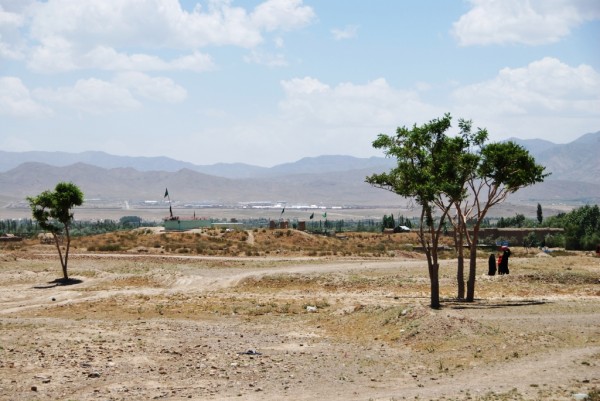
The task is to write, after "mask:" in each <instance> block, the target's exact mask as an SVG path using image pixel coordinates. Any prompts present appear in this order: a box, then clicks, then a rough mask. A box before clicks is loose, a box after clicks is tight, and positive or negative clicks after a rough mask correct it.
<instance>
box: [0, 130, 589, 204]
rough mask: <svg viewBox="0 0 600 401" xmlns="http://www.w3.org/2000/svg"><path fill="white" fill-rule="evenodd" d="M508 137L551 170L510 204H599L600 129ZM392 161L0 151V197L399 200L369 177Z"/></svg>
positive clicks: (321, 201) (298, 201) (232, 201)
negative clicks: (67, 189)
mask: <svg viewBox="0 0 600 401" xmlns="http://www.w3.org/2000/svg"><path fill="white" fill-rule="evenodd" d="M510 140H512V141H514V142H516V143H518V144H520V145H521V146H523V147H525V148H526V149H528V150H529V152H530V153H531V154H532V156H533V157H535V159H536V161H537V162H538V163H540V164H542V165H544V166H546V171H548V172H550V173H551V175H550V176H549V177H548V178H547V179H546V181H545V182H544V183H541V184H537V185H535V186H532V187H529V188H525V189H523V190H520V191H518V192H517V193H515V194H513V195H511V196H510V197H509V201H510V202H512V203H527V204H530V203H535V202H551V203H571V204H572V203H575V204H578V203H580V204H581V203H583V204H585V203H600V159H599V158H598V153H599V150H600V132H596V133H590V134H586V135H583V136H581V137H580V138H578V139H577V140H575V141H573V142H570V143H567V144H555V143H552V142H549V141H546V140H543V139H533V140H521V139H518V138H511V139H510ZM392 166H394V160H393V159H387V158H383V157H370V158H357V157H352V156H334V155H328V156H319V157H306V158H303V159H300V160H298V161H296V162H293V163H285V164H280V165H277V166H273V167H270V168H267V167H259V166H253V165H249V164H243V163H231V164H226V163H218V164H213V165H195V164H192V163H189V162H184V161H179V160H175V159H171V158H168V157H129V156H116V155H110V154H107V153H104V152H92V151H90V152H82V153H68V152H41V151H38V152H6V151H0V204H1V203H2V201H4V202H5V203H6V202H18V201H20V200H23V199H24V198H25V197H26V196H31V195H35V194H37V193H39V192H41V191H43V190H45V189H51V188H53V187H54V185H55V184H56V182H58V181H71V182H73V183H75V184H77V185H79V186H80V187H81V189H82V190H83V192H84V194H85V196H86V198H87V199H91V198H95V199H124V200H130V201H135V200H162V195H163V191H164V188H166V187H168V188H169V192H170V193H171V194H172V197H173V198H174V200H175V199H176V200H178V201H181V202H196V203H210V204H237V203H239V202H251V201H284V202H288V203H295V204H309V205H310V204H329V205H340V206H342V205H357V206H361V205H364V206H372V205H394V204H398V203H399V200H398V197H397V195H395V194H393V193H391V192H388V191H384V190H381V189H377V188H373V187H371V186H370V185H369V184H366V183H365V182H364V180H365V177H366V176H368V175H370V174H372V173H378V172H383V171H388V170H389V169H390V168H391V167H392Z"/></svg>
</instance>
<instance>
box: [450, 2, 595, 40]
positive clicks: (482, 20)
mask: <svg viewBox="0 0 600 401" xmlns="http://www.w3.org/2000/svg"><path fill="white" fill-rule="evenodd" d="M469 1H470V3H471V10H470V11H469V12H468V13H466V14H464V15H463V16H461V17H460V19H459V20H458V21H457V22H455V23H454V24H453V29H452V32H453V34H454V35H455V36H456V38H457V39H458V42H459V44H460V45H462V46H470V45H489V44H507V43H508V44H512V43H521V44H526V45H539V44H546V43H553V42H557V41H558V40H560V39H561V38H563V37H565V36H567V35H569V34H570V32H571V29H573V28H574V27H576V26H578V25H580V24H581V23H583V22H585V21H589V20H595V19H599V18H600V3H598V1H596V0H528V1H522V0H502V1H496V0H469Z"/></svg>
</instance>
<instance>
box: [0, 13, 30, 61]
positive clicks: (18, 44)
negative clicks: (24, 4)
mask: <svg viewBox="0 0 600 401" xmlns="http://www.w3.org/2000/svg"><path fill="white" fill-rule="evenodd" d="M23 24H24V18H23V17H22V16H21V15H20V14H18V13H15V12H10V11H7V10H5V9H4V8H3V6H2V4H0V58H7V59H13V60H18V59H21V58H23V56H24V52H23V47H24V41H23V39H22V38H21V35H20V33H19V28H21V26H23Z"/></svg>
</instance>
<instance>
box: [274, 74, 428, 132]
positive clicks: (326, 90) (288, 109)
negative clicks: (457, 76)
mask: <svg viewBox="0 0 600 401" xmlns="http://www.w3.org/2000/svg"><path fill="white" fill-rule="evenodd" d="M282 86H283V88H284V90H285V93H286V98H285V99H284V100H283V101H282V102H281V104H280V106H281V108H282V110H283V111H284V113H285V114H286V115H287V116H288V118H293V119H306V120H315V121H319V122H321V123H326V124H329V125H338V126H340V127H348V126H351V125H352V126H380V127H384V126H395V125H396V124H399V123H400V122H401V121H406V120H407V119H410V121H413V120H414V119H418V118H419V117H424V118H427V117H426V116H428V115H429V116H430V115H431V113H432V112H433V107H430V106H428V105H427V104H425V103H424V102H422V101H421V100H420V99H419V96H418V94H417V93H416V92H413V91H401V90H396V89H394V88H392V87H390V86H389V85H388V83H387V82H386V80H385V79H383V78H379V79H376V80H374V81H371V82H368V83H367V84H364V85H357V84H353V83H341V84H338V85H337V86H335V87H330V86H329V85H326V84H324V83H321V82H320V81H319V80H317V79H315V78H311V77H306V78H302V79H299V78H296V79H293V80H290V81H284V82H282Z"/></svg>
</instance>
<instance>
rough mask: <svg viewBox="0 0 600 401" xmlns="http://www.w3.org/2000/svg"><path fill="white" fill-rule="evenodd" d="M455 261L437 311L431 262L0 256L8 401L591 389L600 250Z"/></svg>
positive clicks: (393, 396)
mask: <svg viewBox="0 0 600 401" xmlns="http://www.w3.org/2000/svg"><path fill="white" fill-rule="evenodd" d="M484 265H485V261H484V260H482V261H481V262H480V266H484ZM455 270H456V261H455V260H446V261H444V262H443V263H442V266H441V293H442V297H443V301H444V302H443V307H442V308H441V309H440V310H431V309H430V308H428V302H429V299H428V291H429V290H428V279H427V275H426V263H425V261H424V259H422V258H416V259H407V258H401V257H395V258H365V259H359V258H342V257H336V258H333V257H327V258H318V257H314V258H309V257H303V258H295V257H290V258H272V257H269V258H264V257H254V258H251V257H242V258H228V257H220V258H216V257H199V256H187V257H183V256H175V255H96V254H74V255H72V258H71V261H70V272H71V277H72V278H75V279H78V280H80V282H78V283H76V284H73V285H66V286H57V285H55V283H53V280H54V279H56V278H57V277H58V276H59V263H58V260H57V256H56V255H55V254H53V253H52V248H51V247H47V248H40V247H36V248H34V249H29V250H27V249H25V250H17V251H2V252H1V253H0V400H15V401H16V400H79V401H91V400H151V399H157V400H163V399H164V400H183V399H194V400H229V399H236V400H238V399H243V400H281V399H289V400H403V399H419V400H421V399H425V400H574V399H577V397H580V395H578V394H588V399H598V398H596V397H598V396H599V395H598V389H599V388H600V281H599V279H600V259H598V258H594V257H591V256H588V255H583V254H580V255H575V256H573V255H571V256H558V257H547V256H546V257H543V256H541V255H540V257H529V258H524V257H523V258H519V257H517V258H514V259H513V260H511V274H510V275H509V276H495V277H488V276H485V275H483V274H480V275H479V276H478V283H477V296H478V298H477V300H476V302H473V303H464V302H460V301H457V300H455V299H454V297H455V292H456V289H455V287H456V286H455V278H454V277H455ZM483 270H484V269H483V268H480V271H481V272H483Z"/></svg>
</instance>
